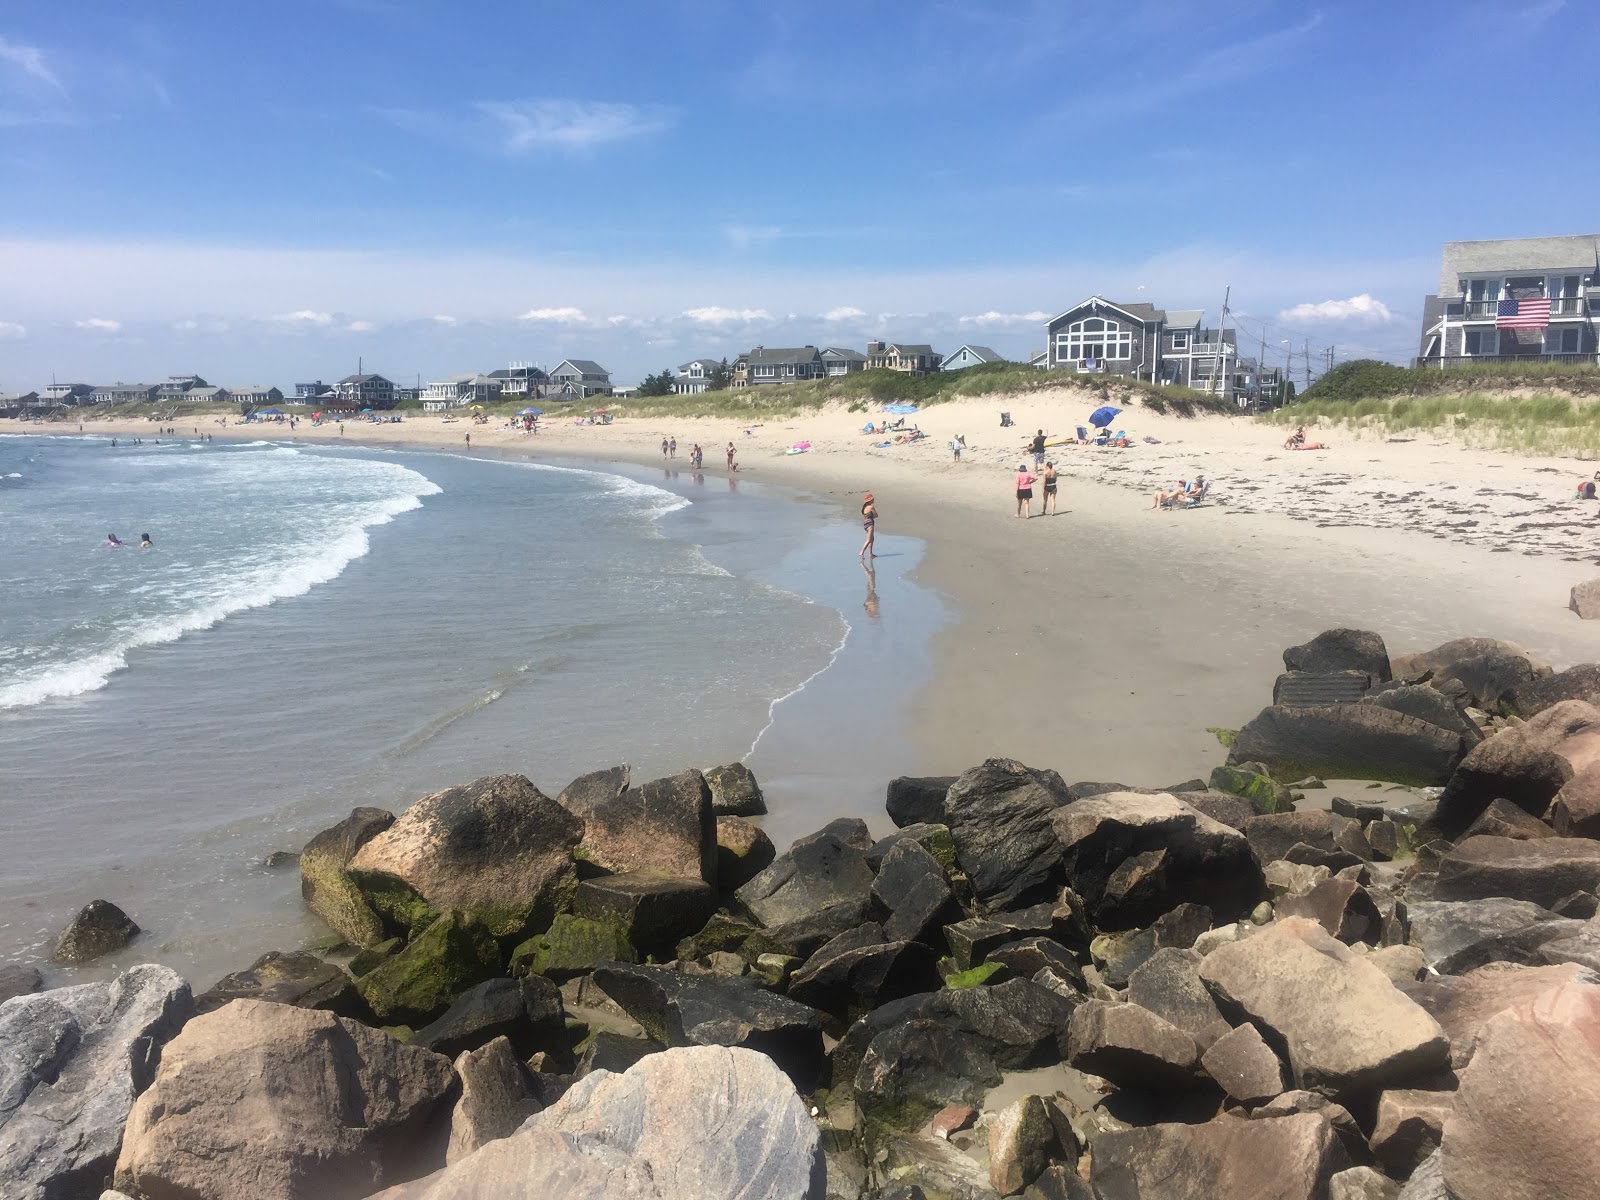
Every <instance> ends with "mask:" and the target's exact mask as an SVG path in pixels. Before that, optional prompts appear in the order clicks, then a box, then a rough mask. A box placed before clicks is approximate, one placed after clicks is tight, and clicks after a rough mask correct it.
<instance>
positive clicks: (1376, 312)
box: [1278, 292, 1394, 324]
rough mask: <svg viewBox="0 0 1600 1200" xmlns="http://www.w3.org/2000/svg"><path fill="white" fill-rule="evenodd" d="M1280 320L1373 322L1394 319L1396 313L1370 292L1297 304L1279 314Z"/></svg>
mask: <svg viewBox="0 0 1600 1200" xmlns="http://www.w3.org/2000/svg"><path fill="white" fill-rule="evenodd" d="M1278 320H1280V321H1351V322H1356V323H1362V324H1366V323H1371V322H1374V321H1392V320H1394V314H1393V313H1392V312H1390V311H1389V306H1388V305H1387V304H1385V303H1384V302H1383V301H1382V300H1375V299H1373V297H1372V295H1371V294H1370V293H1368V292H1362V293H1361V294H1360V295H1359V296H1351V297H1350V299H1348V300H1324V301H1322V302H1321V303H1320V304H1310V303H1307V304H1296V305H1295V306H1294V307H1293V308H1286V309H1284V310H1283V311H1282V312H1280V313H1279V314H1278Z"/></svg>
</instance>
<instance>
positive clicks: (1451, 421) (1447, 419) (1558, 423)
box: [1258, 392, 1600, 458]
mask: <svg viewBox="0 0 1600 1200" xmlns="http://www.w3.org/2000/svg"><path fill="white" fill-rule="evenodd" d="M1258 419H1259V420H1261V421H1263V422H1265V423H1268V424H1274V425H1284V426H1295V425H1300V424H1305V425H1326V426H1331V427H1333V428H1340V427H1342V428H1346V429H1350V430H1353V431H1355V432H1357V433H1361V434H1370V435H1373V436H1383V437H1393V436H1396V435H1404V434H1408V433H1411V434H1423V435H1431V436H1440V437H1449V438H1451V439H1453V440H1455V441H1458V442H1460V443H1461V444H1462V445H1465V446H1472V447H1474V448H1477V449H1485V450H1511V451H1515V452H1517V453H1521V454H1541V455H1556V456H1561V455H1577V456H1579V457H1582V458H1593V457H1597V456H1600V404H1592V403H1585V402H1584V401H1583V400H1581V399H1579V398H1576V397H1573V396H1555V395H1540V396H1525V397H1516V396H1496V395H1490V394H1486V393H1483V392H1473V393H1470V394H1468V395H1464V396H1463V395H1440V396H1400V397H1396V398H1388V397H1383V398H1380V397H1368V398H1366V399H1363V400H1354V401H1350V400H1335V399H1320V400H1319V399H1307V400H1304V401H1302V402H1301V403H1299V404H1293V405H1290V406H1289V407H1287V408H1284V409H1281V410H1279V411H1278V412H1275V413H1265V414H1263V415H1262V416H1261V417H1260V418H1258Z"/></svg>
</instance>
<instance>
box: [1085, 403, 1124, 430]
mask: <svg viewBox="0 0 1600 1200" xmlns="http://www.w3.org/2000/svg"><path fill="white" fill-rule="evenodd" d="M1121 411H1122V410H1121V409H1120V408H1112V407H1111V405H1109V404H1102V405H1101V406H1100V407H1099V408H1097V409H1095V410H1094V411H1093V412H1092V413H1090V414H1089V424H1091V425H1093V426H1094V427H1095V428H1096V429H1104V428H1105V427H1106V426H1107V425H1109V424H1111V422H1113V421H1115V420H1116V419H1117V414H1118V413H1119V412H1121Z"/></svg>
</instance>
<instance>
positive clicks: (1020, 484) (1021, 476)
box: [1017, 463, 1039, 520]
mask: <svg viewBox="0 0 1600 1200" xmlns="http://www.w3.org/2000/svg"><path fill="white" fill-rule="evenodd" d="M1038 478H1039V477H1038V476H1037V475H1035V474H1034V473H1033V472H1032V471H1030V470H1028V464H1027V463H1018V464H1017V516H1018V517H1020V518H1022V519H1024V520H1026V519H1027V518H1028V517H1031V516H1033V485H1034V482H1035V481H1036V480H1037V479H1038ZM1024 509H1026V510H1027V511H1026V512H1024V511H1023V510H1024Z"/></svg>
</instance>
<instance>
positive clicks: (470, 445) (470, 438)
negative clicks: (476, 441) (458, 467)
mask: <svg viewBox="0 0 1600 1200" xmlns="http://www.w3.org/2000/svg"><path fill="white" fill-rule="evenodd" d="M467 449H468V450H471V449H472V435H471V434H470V433H469V434H467Z"/></svg>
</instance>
